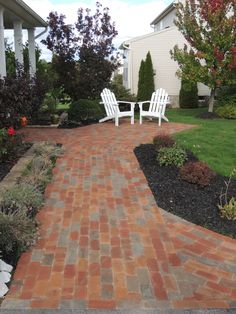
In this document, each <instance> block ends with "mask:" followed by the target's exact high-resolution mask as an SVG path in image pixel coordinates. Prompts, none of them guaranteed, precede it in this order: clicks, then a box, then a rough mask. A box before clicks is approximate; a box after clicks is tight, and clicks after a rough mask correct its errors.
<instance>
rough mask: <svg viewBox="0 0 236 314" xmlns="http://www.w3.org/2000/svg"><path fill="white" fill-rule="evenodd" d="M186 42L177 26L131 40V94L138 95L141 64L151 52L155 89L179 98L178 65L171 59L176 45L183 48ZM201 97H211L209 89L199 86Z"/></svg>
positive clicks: (129, 55)
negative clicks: (154, 73) (164, 90)
mask: <svg viewBox="0 0 236 314" xmlns="http://www.w3.org/2000/svg"><path fill="white" fill-rule="evenodd" d="M184 42H185V39H184V37H183V36H182V34H181V33H180V32H179V31H178V29H177V28H176V27H175V26H173V27H170V28H167V29H164V30H162V31H159V32H153V33H151V34H148V35H145V36H142V37H138V38H136V39H133V40H131V41H130V42H129V48H130V49H129V50H128V52H129V54H128V82H129V84H128V88H130V90H131V92H132V93H134V94H137V86H138V72H139V67H140V63H141V60H142V59H145V57H146V54H147V52H148V51H150V53H151V57H152V62H153V68H154V70H155V72H156V75H155V76H154V81H155V88H156V89H157V88H159V87H162V88H164V89H166V91H167V92H168V94H169V95H170V96H178V95H179V90H180V80H179V79H178V78H177V76H176V71H177V70H178V64H177V62H175V61H174V60H172V59H171V57H170V50H171V49H172V48H173V47H174V46H175V45H176V44H177V45H178V46H179V47H183V45H184ZM199 95H209V90H208V88H207V87H205V86H203V85H202V84H199Z"/></svg>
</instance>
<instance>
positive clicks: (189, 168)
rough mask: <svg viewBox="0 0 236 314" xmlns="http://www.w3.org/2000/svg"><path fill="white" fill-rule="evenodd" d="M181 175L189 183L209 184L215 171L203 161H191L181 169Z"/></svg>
mask: <svg viewBox="0 0 236 314" xmlns="http://www.w3.org/2000/svg"><path fill="white" fill-rule="evenodd" d="M179 173H180V177H181V179H182V180H185V181H187V182H189V183H194V184H198V185H200V186H202V187H203V186H206V185H209V183H210V181H211V179H212V178H213V177H214V176H215V173H214V172H213V171H212V170H211V169H210V168H209V166H208V165H207V164H205V163H204V162H202V161H194V162H193V161H190V162H188V163H186V164H185V165H184V166H183V167H182V168H181V169H180V172H179Z"/></svg>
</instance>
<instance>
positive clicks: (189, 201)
mask: <svg viewBox="0 0 236 314" xmlns="http://www.w3.org/2000/svg"><path fill="white" fill-rule="evenodd" d="M134 152H135V155H136V157H137V159H138V161H139V164H140V167H141V169H142V170H143V172H144V174H145V176H146V179H147V181H148V184H149V186H150V188H151V190H152V193H153V195H154V197H155V200H156V203H157V205H158V206H159V207H161V208H162V209H164V210H166V211H168V212H171V213H172V214H174V215H177V216H179V217H182V218H184V219H186V220H188V221H190V222H192V223H195V224H197V225H200V226H202V227H205V228H208V229H210V230H213V231H215V232H218V233H221V234H224V235H228V236H230V237H233V238H236V221H235V220H228V219H226V218H221V216H220V212H219V209H218V207H217V204H219V196H220V193H221V189H222V188H225V183H224V181H225V180H227V178H225V177H223V176H221V175H216V176H215V177H214V178H213V179H212V181H211V183H210V185H209V186H206V187H204V188H201V187H199V186H197V185H195V184H191V183H188V182H186V181H183V180H181V179H180V177H179V170H178V168H177V167H175V166H160V165H159V162H158V161H157V160H156V152H155V150H154V146H153V145H152V144H145V145H140V146H139V147H137V148H135V150H134ZM188 157H189V160H192V161H196V160H197V158H196V157H195V156H194V155H193V154H191V153H188ZM228 194H229V195H230V196H234V197H236V181H235V180H232V182H231V184H230V186H229V192H228Z"/></svg>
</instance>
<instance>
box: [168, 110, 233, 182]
mask: <svg viewBox="0 0 236 314" xmlns="http://www.w3.org/2000/svg"><path fill="white" fill-rule="evenodd" d="M204 110H206V109H205V108H204V109H168V110H167V112H166V116H167V117H168V119H169V121H170V122H180V123H187V124H196V125H198V126H199V127H198V128H196V129H192V130H190V131H184V132H181V133H178V134H176V135H175V138H176V139H177V142H178V143H179V144H181V145H182V146H184V147H185V148H188V149H190V150H191V151H192V152H193V153H194V154H195V155H196V156H197V157H198V158H199V159H200V160H202V161H205V162H206V163H208V165H209V166H210V167H211V168H212V169H213V170H214V171H216V172H217V173H219V174H222V175H225V176H229V175H230V173H231V171H232V169H233V168H236V120H224V119H215V120H205V119H200V118H198V117H197V115H198V114H199V113H201V112H203V111H204Z"/></svg>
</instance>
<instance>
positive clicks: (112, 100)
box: [101, 88, 120, 117]
mask: <svg viewBox="0 0 236 314" xmlns="http://www.w3.org/2000/svg"><path fill="white" fill-rule="evenodd" d="M101 98H102V102H103V104H104V107H105V110H106V114H107V116H108V117H109V116H114V115H115V113H116V112H117V111H118V112H120V110H119V106H117V101H116V97H115V94H114V93H113V92H111V91H110V90H109V89H108V88H104V90H103V91H102V93H101Z"/></svg>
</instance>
